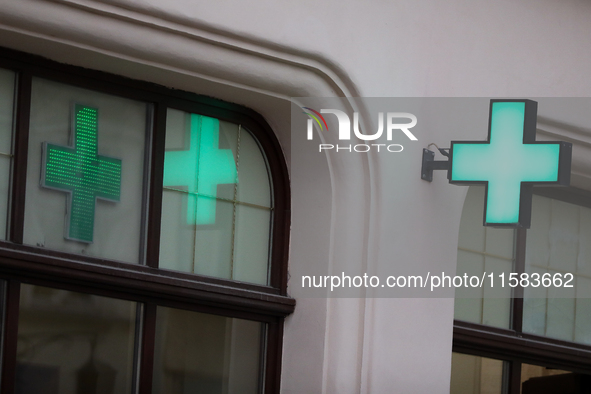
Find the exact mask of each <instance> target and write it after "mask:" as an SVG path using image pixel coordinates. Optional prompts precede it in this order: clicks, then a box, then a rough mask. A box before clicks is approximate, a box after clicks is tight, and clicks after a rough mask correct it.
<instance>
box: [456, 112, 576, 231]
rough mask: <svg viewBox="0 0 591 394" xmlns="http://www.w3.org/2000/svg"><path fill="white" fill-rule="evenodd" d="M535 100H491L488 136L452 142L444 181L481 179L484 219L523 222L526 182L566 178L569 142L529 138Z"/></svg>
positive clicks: (527, 221)
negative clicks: (474, 139) (484, 196)
mask: <svg viewBox="0 0 591 394" xmlns="http://www.w3.org/2000/svg"><path fill="white" fill-rule="evenodd" d="M536 116H537V103H536V102H534V101H530V100H520V101H516V100H492V101H491V107H490V120H489V136H488V141H481V142H452V147H451V159H450V161H451V170H450V182H451V183H458V184H478V183H484V184H486V185H487V192H486V208H485V213H484V225H492V226H512V227H526V228H527V227H529V225H530V218H531V199H532V195H531V194H532V190H531V188H532V185H534V184H568V183H569V181H570V161H571V153H570V152H571V151H570V149H571V145H570V144H569V143H566V142H535V133H536Z"/></svg>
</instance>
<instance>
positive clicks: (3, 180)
mask: <svg viewBox="0 0 591 394" xmlns="http://www.w3.org/2000/svg"><path fill="white" fill-rule="evenodd" d="M14 87H15V75H14V73H13V72H11V71H7V70H2V69H0V239H6V232H7V231H6V230H7V224H8V202H9V192H10V167H11V165H12V130H13V127H14V116H13V115H14V96H15V94H14Z"/></svg>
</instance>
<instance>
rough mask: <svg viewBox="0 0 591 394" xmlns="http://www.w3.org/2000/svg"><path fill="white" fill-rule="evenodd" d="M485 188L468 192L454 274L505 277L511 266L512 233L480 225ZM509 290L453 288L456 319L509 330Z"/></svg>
mask: <svg viewBox="0 0 591 394" xmlns="http://www.w3.org/2000/svg"><path fill="white" fill-rule="evenodd" d="M483 211H484V187H481V186H471V187H470V188H469V189H468V194H467V196H466V200H465V201H464V209H463V211H462V219H461V222H460V234H459V239H458V265H457V269H456V274H457V275H461V276H463V275H464V274H468V276H473V275H475V276H477V277H479V278H480V277H482V275H483V274H484V272H486V273H487V275H488V273H491V272H494V273H495V275H496V276H497V277H498V275H499V274H500V273H502V272H504V273H505V274H506V275H505V277H508V276H509V274H510V273H511V272H512V269H513V266H514V256H513V255H514V243H515V241H514V240H515V232H514V231H512V230H509V229H496V228H491V227H485V226H483V225H482V222H483V219H482V218H483V216H482V215H483ZM510 297H511V288H510V287H509V286H506V287H505V288H502V287H500V286H496V287H494V288H491V287H490V282H485V286H484V287H483V288H478V287H476V288H473V287H469V288H465V287H458V288H456V299H455V312H454V313H455V318H456V319H458V320H463V321H467V322H471V323H479V324H485V325H489V326H495V327H502V328H509V327H510V324H511V320H510V318H511V298H510Z"/></svg>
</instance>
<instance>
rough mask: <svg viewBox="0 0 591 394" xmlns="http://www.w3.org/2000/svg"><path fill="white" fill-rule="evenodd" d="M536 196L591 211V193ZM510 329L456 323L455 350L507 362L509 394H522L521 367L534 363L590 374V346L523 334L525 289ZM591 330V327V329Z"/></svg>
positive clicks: (545, 191) (520, 265)
mask: <svg viewBox="0 0 591 394" xmlns="http://www.w3.org/2000/svg"><path fill="white" fill-rule="evenodd" d="M534 194H537V195H540V196H543V197H548V198H553V199H556V200H560V201H564V202H567V203H571V204H574V205H579V206H584V207H587V208H591V192H589V191H586V190H582V189H576V188H573V187H571V188H558V187H539V188H534ZM526 241H527V230H526V229H523V228H520V229H517V230H516V236H515V272H517V273H523V272H525V250H526ZM514 294H515V296H514V297H513V298H512V299H511V328H510V329H504V328H496V327H491V326H486V325H483V324H477V323H468V322H465V321H461V320H454V330H453V347H452V351H453V352H457V353H463V354H470V355H473V356H482V357H488V358H494V359H498V360H502V361H505V362H506V368H505V370H504V373H506V379H507V392H506V393H507V394H519V392H520V389H521V364H523V363H527V364H535V365H542V366H545V367H550V368H556V369H564V370H569V371H573V372H579V373H585V374H591V346H590V345H584V344H579V343H576V342H570V341H563V340H558V339H552V338H549V337H544V336H540V335H534V334H529V333H525V332H523V288H522V287H520V286H517V287H515V288H514ZM590 329H591V328H590Z"/></svg>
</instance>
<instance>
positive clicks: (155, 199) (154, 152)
mask: <svg viewBox="0 0 591 394" xmlns="http://www.w3.org/2000/svg"><path fill="white" fill-rule="evenodd" d="M166 110H167V108H166V105H164V104H163V103H161V102H158V103H156V104H155V105H154V121H153V127H152V149H151V160H150V162H151V171H150V190H149V197H148V201H149V202H148V231H147V233H148V234H147V239H148V242H147V247H146V260H145V261H146V265H147V266H148V267H152V268H158V259H159V257H160V217H161V216H162V184H163V179H164V143H165V137H166ZM153 240H158V242H154V241H153Z"/></svg>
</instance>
